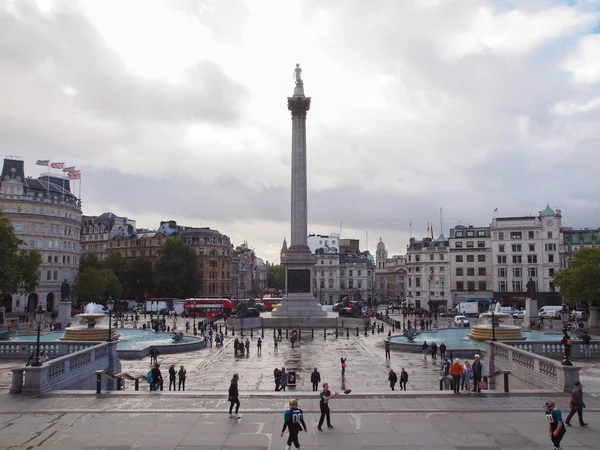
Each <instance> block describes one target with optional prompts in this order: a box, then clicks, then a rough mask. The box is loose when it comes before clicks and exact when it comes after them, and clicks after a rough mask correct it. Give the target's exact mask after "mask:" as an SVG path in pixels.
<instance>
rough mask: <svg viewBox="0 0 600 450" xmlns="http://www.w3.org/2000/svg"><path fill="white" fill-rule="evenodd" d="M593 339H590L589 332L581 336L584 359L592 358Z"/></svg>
mask: <svg viewBox="0 0 600 450" xmlns="http://www.w3.org/2000/svg"><path fill="white" fill-rule="evenodd" d="M591 341H592V338H591V337H590V334H589V333H588V332H587V331H584V332H583V336H581V343H582V344H583V357H584V358H591V357H592V348H591V344H592V342H591Z"/></svg>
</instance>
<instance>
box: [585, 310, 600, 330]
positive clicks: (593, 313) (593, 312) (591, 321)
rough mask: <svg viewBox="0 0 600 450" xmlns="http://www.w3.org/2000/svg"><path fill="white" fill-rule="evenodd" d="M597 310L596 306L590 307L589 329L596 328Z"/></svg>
mask: <svg viewBox="0 0 600 450" xmlns="http://www.w3.org/2000/svg"><path fill="white" fill-rule="evenodd" d="M598 309H599V308H598V307H597V306H590V318H589V320H588V326H589V327H597V326H598Z"/></svg>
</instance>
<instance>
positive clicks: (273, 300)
mask: <svg viewBox="0 0 600 450" xmlns="http://www.w3.org/2000/svg"><path fill="white" fill-rule="evenodd" d="M282 300H283V299H282V298H281V297H263V299H262V303H263V305H265V308H267V311H272V310H273V308H276V307H277V306H279V304H280V303H281V301H282Z"/></svg>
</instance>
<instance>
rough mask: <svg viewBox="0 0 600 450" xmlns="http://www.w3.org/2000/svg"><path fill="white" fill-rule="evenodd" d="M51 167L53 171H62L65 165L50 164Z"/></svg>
mask: <svg viewBox="0 0 600 450" xmlns="http://www.w3.org/2000/svg"><path fill="white" fill-rule="evenodd" d="M50 167H52V168H53V169H62V168H63V167H65V163H52V164H50Z"/></svg>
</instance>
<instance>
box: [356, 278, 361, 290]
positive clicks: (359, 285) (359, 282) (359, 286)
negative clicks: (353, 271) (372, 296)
mask: <svg viewBox="0 0 600 450" xmlns="http://www.w3.org/2000/svg"><path fill="white" fill-rule="evenodd" d="M357 287H358V289H361V288H362V281H361V280H358V286H357Z"/></svg>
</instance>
